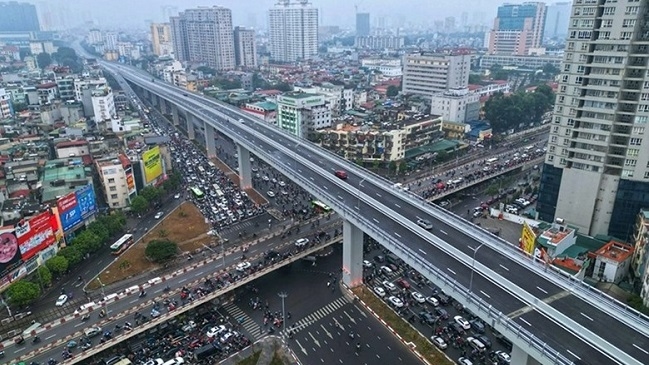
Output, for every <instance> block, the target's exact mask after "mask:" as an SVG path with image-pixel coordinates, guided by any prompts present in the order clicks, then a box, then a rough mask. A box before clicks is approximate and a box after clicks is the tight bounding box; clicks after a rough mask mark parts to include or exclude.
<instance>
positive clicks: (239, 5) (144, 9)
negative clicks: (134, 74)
mask: <svg viewBox="0 0 649 365" xmlns="http://www.w3.org/2000/svg"><path fill="white" fill-rule="evenodd" d="M0 1H3V0H0ZM23 1H25V0H23ZM27 1H28V2H31V3H33V4H36V5H37V6H39V5H42V4H46V6H47V7H49V8H50V9H53V10H50V11H51V12H52V13H53V17H56V16H58V15H57V14H55V13H56V12H57V10H55V9H57V8H58V9H62V7H61V4H64V3H65V4H67V5H64V6H67V7H68V8H69V9H70V12H71V13H73V14H75V15H74V16H76V17H78V18H82V19H84V20H94V21H95V22H96V23H98V25H100V26H102V27H104V26H116V25H141V26H143V25H144V22H145V21H146V20H154V21H162V20H163V18H162V14H163V13H162V7H163V6H164V5H171V6H174V7H176V8H177V9H178V10H179V11H182V10H184V9H187V8H192V7H196V6H214V5H219V6H224V7H227V8H230V9H232V15H233V18H234V19H233V21H234V23H235V25H243V26H256V27H257V28H259V27H265V25H266V12H267V11H268V9H270V8H271V7H272V6H273V4H275V3H276V1H275V0H219V1H206V0H72V1H70V0H27ZM311 1H312V3H313V4H314V5H315V6H316V7H318V8H319V9H320V11H321V13H322V14H321V19H322V23H323V24H322V25H340V26H353V24H354V5H355V4H356V5H358V9H359V11H363V12H365V11H367V12H369V13H370V17H371V18H373V19H378V17H381V16H383V17H386V18H389V19H388V20H387V21H388V22H390V21H393V22H398V21H399V20H402V21H404V22H412V23H415V24H423V23H424V22H429V23H430V24H431V25H432V24H433V22H434V21H435V20H439V19H443V18H445V17H448V16H454V17H456V19H457V20H456V22H458V25H459V22H460V19H461V16H462V13H463V12H466V13H467V16H468V21H469V23H470V24H472V23H474V21H476V22H477V21H480V19H482V21H483V22H484V23H486V24H492V22H493V18H494V17H495V15H496V9H497V7H498V6H499V5H501V4H503V3H504V2H510V3H523V2H524V1H512V0H509V1H506V0H459V1H448V0H311ZM564 1H565V0H564ZM546 2H547V3H552V2H554V1H546ZM58 12H59V13H60V12H61V11H60V10H58ZM390 19H392V20H390ZM374 21H376V20H371V22H374Z"/></svg>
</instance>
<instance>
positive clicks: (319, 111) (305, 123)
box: [277, 93, 331, 138]
mask: <svg viewBox="0 0 649 365" xmlns="http://www.w3.org/2000/svg"><path fill="white" fill-rule="evenodd" d="M277 126H278V127H279V128H281V129H284V130H286V131H288V132H289V133H291V134H293V135H296V136H298V137H300V138H313V136H314V132H315V130H317V129H322V128H329V127H331V109H330V107H329V105H328V104H327V102H326V100H325V96H324V95H318V94H307V93H288V94H284V95H278V96H277Z"/></svg>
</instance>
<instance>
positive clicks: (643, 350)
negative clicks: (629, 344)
mask: <svg viewBox="0 0 649 365" xmlns="http://www.w3.org/2000/svg"><path fill="white" fill-rule="evenodd" d="M633 347H635V348H637V349H638V350H640V351H642V352H644V353H645V354H647V355H649V352H647V350H645V349H643V348H642V347H640V346H638V345H636V344H635V343H634V344H633Z"/></svg>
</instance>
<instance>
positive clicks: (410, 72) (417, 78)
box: [402, 53, 471, 98]
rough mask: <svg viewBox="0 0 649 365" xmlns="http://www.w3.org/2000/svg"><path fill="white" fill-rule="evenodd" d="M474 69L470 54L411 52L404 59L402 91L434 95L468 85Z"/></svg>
mask: <svg viewBox="0 0 649 365" xmlns="http://www.w3.org/2000/svg"><path fill="white" fill-rule="evenodd" d="M470 71H471V55H470V54H424V53H419V54H409V55H406V56H404V58H403V85H402V91H403V92H404V93H406V94H415V95H422V96H425V97H427V98H430V97H432V96H433V94H436V93H439V92H444V91H446V90H448V89H460V88H465V87H467V85H468V84H469V73H470Z"/></svg>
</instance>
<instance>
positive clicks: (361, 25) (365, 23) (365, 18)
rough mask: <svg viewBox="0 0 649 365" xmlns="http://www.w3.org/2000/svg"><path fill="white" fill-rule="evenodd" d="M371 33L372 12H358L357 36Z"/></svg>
mask: <svg viewBox="0 0 649 365" xmlns="http://www.w3.org/2000/svg"><path fill="white" fill-rule="evenodd" d="M368 35H370V13H356V36H357V37H364V36H368Z"/></svg>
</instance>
